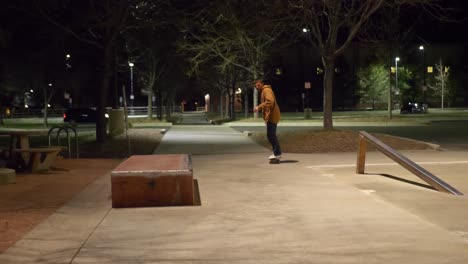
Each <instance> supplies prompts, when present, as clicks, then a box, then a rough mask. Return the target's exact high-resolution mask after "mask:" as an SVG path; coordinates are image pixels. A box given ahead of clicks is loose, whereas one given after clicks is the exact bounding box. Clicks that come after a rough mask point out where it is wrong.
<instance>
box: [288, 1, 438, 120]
mask: <svg viewBox="0 0 468 264" xmlns="http://www.w3.org/2000/svg"><path fill="white" fill-rule="evenodd" d="M438 2H440V1H439V0H346V1H343V0H321V1H317V0H300V1H288V5H287V6H285V7H284V10H287V11H288V14H287V18H286V19H285V21H288V22H289V23H292V24H294V25H295V26H296V31H298V32H299V30H300V31H303V32H304V33H306V35H307V39H308V41H309V42H310V43H311V44H312V45H313V46H314V47H316V48H317V50H318V52H319V53H320V55H321V57H322V63H323V66H324V79H323V89H324V96H323V117H324V118H323V127H324V129H333V118H332V109H333V107H332V95H333V74H334V72H335V62H336V59H337V57H338V56H340V55H341V54H342V53H343V52H344V51H345V49H346V48H347V47H348V46H349V44H350V43H351V42H352V40H353V39H354V38H355V37H356V36H357V35H358V34H359V33H360V32H361V31H362V30H363V27H364V26H365V24H366V22H367V21H368V20H369V18H370V17H371V16H372V15H374V14H375V13H376V12H377V11H378V10H380V9H383V8H396V7H400V6H405V5H412V6H421V7H422V8H429V9H431V10H435V9H437V8H438V7H439V6H438V5H437V3H438Z"/></svg>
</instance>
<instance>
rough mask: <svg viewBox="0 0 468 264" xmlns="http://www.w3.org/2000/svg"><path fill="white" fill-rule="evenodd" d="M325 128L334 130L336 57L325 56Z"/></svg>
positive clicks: (323, 58) (323, 59)
mask: <svg viewBox="0 0 468 264" xmlns="http://www.w3.org/2000/svg"><path fill="white" fill-rule="evenodd" d="M322 62H323V66H324V77H323V128H324V129H326V130H330V129H333V116H332V115H333V73H334V72H335V57H334V56H323V57H322Z"/></svg>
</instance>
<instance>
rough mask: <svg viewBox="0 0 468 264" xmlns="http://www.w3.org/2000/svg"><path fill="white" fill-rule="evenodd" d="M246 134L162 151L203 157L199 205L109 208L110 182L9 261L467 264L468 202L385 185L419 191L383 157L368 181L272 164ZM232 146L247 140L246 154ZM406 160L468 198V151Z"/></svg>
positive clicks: (321, 158)
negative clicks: (467, 208)
mask: <svg viewBox="0 0 468 264" xmlns="http://www.w3.org/2000/svg"><path fill="white" fill-rule="evenodd" d="M174 128H175V129H174ZM171 131H172V132H171ZM183 135H186V136H187V137H191V140H190V142H192V143H191V144H188V141H184V137H183ZM195 135H199V136H195ZM204 135H206V136H204ZM216 135H218V137H217V136H216ZM240 136H241V134H239V133H234V132H233V131H230V130H223V129H220V128H218V127H216V126H211V127H208V126H205V127H202V128H198V127H192V126H186V127H185V130H183V129H179V128H178V127H173V128H172V129H171V130H169V132H168V134H166V135H165V137H164V139H163V143H162V144H161V145H160V148H158V149H157V150H156V153H172V152H171V151H172V149H171V147H173V148H177V149H178V151H180V152H185V153H195V155H193V167H194V176H195V178H196V179H197V180H198V182H199V187H200V194H201V202H202V205H201V206H189V207H160V208H128V209H111V207H110V201H109V195H110V187H109V186H110V178H109V175H106V176H103V177H102V178H101V179H99V180H98V181H96V182H95V183H94V184H92V185H91V186H89V188H87V189H86V190H85V191H84V192H83V193H81V194H80V195H79V196H77V197H76V198H75V199H74V200H73V201H71V202H70V203H68V204H67V205H65V206H64V207H63V208H62V209H60V210H58V211H57V213H56V214H54V215H52V216H51V217H49V219H47V220H46V221H44V222H43V223H42V224H41V225H40V226H38V227H37V228H36V229H35V230H33V231H32V232H31V233H30V234H28V235H27V236H26V237H25V238H24V239H23V240H22V241H20V242H18V243H17V244H16V245H15V246H14V247H12V248H10V249H9V250H8V251H6V252H5V253H4V254H2V255H0V263H113V264H116V263H242V264H245V263H333V264H336V263H348V264H350V263H351V264H353V263H356V264H358V263H359V264H361V263H379V264H380V263H389V264H390V263H392V264H394V263H424V264H427V263H434V264H435V263H437V264H440V263H467V262H468V244H467V240H468V224H467V222H466V220H465V219H466V218H467V217H468V211H467V210H464V209H463V208H466V207H467V206H468V201H467V199H466V198H465V196H461V197H456V196H451V195H447V194H442V193H438V192H435V191H433V190H429V189H427V188H421V187H420V186H417V185H414V184H408V183H407V182H403V181H396V180H395V179H393V180H392V179H389V178H388V177H382V176H379V174H386V175H390V176H394V177H395V178H401V179H406V180H407V181H415V182H418V179H414V176H412V175H411V174H410V173H408V172H406V171H404V170H403V169H401V168H400V167H399V166H396V165H395V164H394V163H392V162H390V161H389V160H388V159H387V158H386V157H384V156H383V155H380V154H378V153H375V152H371V153H369V154H368V158H367V163H368V165H367V169H366V172H367V173H368V174H365V175H356V174H355V173H354V169H355V168H354V164H355V159H356V154H355V153H325V154H291V153H285V155H284V161H285V162H284V163H282V164H280V165H270V164H268V163H267V161H266V160H265V155H263V153H261V152H263V151H265V152H267V150H265V149H263V148H261V147H258V146H256V145H255V144H254V143H253V142H250V143H249V144H247V142H249V141H246V140H247V138H246V139H244V140H241V139H240ZM206 137H208V138H210V139H207V138H206ZM215 138H217V140H215ZM177 139H179V140H180V141H179V142H181V144H180V145H183V146H185V148H184V147H182V146H180V145H179V146H176V145H177V144H176V142H177ZM195 141H198V142H199V144H195V143H194V142H195ZM216 142H217V143H216ZM226 142H245V143H242V144H244V147H245V149H247V150H249V151H245V152H242V153H240V150H241V149H242V148H241V147H239V148H231V147H229V146H231V145H236V144H241V143H232V144H230V143H229V144H226ZM207 145H208V146H209V147H207ZM170 146H171V147H170ZM227 146H228V147H227ZM218 147H219V149H218ZM199 148H207V150H200V149H199ZM250 150H252V151H250ZM253 150H255V151H253ZM257 150H258V151H259V152H260V153H256V151H257ZM211 153H213V154H211ZM199 154H202V155H199ZM405 154H406V155H407V156H409V157H410V158H411V159H413V160H415V161H417V162H421V163H424V164H425V166H426V167H427V168H428V169H429V170H430V171H433V172H435V173H436V174H437V175H443V177H442V178H443V179H446V180H448V181H449V182H450V183H454V184H455V186H456V187H457V188H458V189H459V190H461V191H462V192H465V193H468V178H467V177H466V176H464V174H465V173H464V171H465V172H466V170H467V169H468V154H467V153H465V152H408V153H405ZM402 201H403V202H402ZM407 203H409V204H410V205H408V204H407ZM438 210H440V211H438ZM438 212H441V214H439V213H438Z"/></svg>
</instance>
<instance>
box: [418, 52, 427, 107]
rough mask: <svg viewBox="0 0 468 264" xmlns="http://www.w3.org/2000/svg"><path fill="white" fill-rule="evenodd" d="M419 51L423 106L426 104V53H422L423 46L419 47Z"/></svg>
mask: <svg viewBox="0 0 468 264" xmlns="http://www.w3.org/2000/svg"><path fill="white" fill-rule="evenodd" d="M419 50H420V51H421V52H422V54H423V87H422V90H423V104H425V103H426V90H427V84H426V71H427V70H426V53H425V52H424V46H423V45H421V46H419Z"/></svg>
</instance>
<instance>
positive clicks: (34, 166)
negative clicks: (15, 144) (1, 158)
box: [12, 147, 62, 172]
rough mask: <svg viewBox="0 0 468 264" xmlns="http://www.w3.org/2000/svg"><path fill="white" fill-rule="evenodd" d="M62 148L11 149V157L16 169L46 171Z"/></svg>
mask: <svg viewBox="0 0 468 264" xmlns="http://www.w3.org/2000/svg"><path fill="white" fill-rule="evenodd" d="M61 150H62V148H60V147H45V148H26V149H13V150H12V158H13V160H14V166H15V169H16V170H18V171H29V172H39V171H48V170H49V168H50V166H51V165H52V163H53V162H54V161H55V159H56V158H57V154H58V153H59V152H60V151H61Z"/></svg>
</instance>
